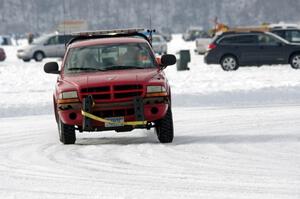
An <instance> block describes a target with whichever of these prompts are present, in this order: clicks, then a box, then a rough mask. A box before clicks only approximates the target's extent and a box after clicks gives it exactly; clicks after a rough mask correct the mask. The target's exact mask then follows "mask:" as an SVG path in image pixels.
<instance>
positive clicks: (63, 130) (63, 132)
mask: <svg viewBox="0 0 300 199" xmlns="http://www.w3.org/2000/svg"><path fill="white" fill-rule="evenodd" d="M58 133H59V140H60V141H61V143H63V144H74V143H75V141H76V134H75V127H74V126H71V125H67V124H64V123H63V122H62V121H61V120H60V119H58Z"/></svg>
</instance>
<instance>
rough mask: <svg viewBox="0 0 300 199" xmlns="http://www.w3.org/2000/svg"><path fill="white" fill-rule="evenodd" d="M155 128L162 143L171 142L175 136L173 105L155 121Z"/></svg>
mask: <svg viewBox="0 0 300 199" xmlns="http://www.w3.org/2000/svg"><path fill="white" fill-rule="evenodd" d="M155 130H156V134H157V138H158V140H159V142H160V143H171V142H172V141H173V138H174V127H173V116H172V110H171V107H169V108H168V110H167V114H166V115H165V117H164V118H163V119H161V120H158V121H156V122H155Z"/></svg>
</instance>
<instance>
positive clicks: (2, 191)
mask: <svg viewBox="0 0 300 199" xmlns="http://www.w3.org/2000/svg"><path fill="white" fill-rule="evenodd" d="M193 48H194V43H193V42H184V41H182V40H181V39H180V35H175V36H174V39H173V40H172V42H171V43H170V44H169V50H170V53H175V52H177V51H178V50H180V49H190V50H191V55H192V62H191V63H190V64H189V67H190V69H191V70H190V71H183V72H177V71H176V67H169V68H167V69H166V74H167V75H168V77H169V80H170V83H171V85H172V94H173V102H174V103H173V105H174V108H173V111H174V124H175V139H174V142H173V143H172V144H166V145H163V144H159V143H158V141H157V139H156V136H155V135H154V132H153V131H152V130H151V131H146V130H135V131H133V132H129V133H121V134H117V133H114V132H105V133H92V134H89V133H84V134H77V137H78V139H77V143H76V145H72V146H64V145H62V144H60V143H59V142H58V135H57V128H56V124H55V121H54V117H53V115H52V92H53V89H54V84H55V81H56V76H55V75H48V74H44V72H43V64H44V63H45V62H47V61H49V60H45V61H43V62H42V63H36V62H34V61H31V62H29V63H24V62H23V61H20V60H18V59H17V58H16V57H15V52H16V47H6V48H5V50H6V53H7V55H8V58H7V60H6V61H5V62H0V85H1V89H0V98H1V101H0V129H1V130H0V179H1V180H0V198H5V199H7V198H8V199H15V198H17V199H19V198H20V199H21V198H22V199H24V198H25V199H27V198H28V199H29V198H30V199H31V198H32V199H35V198H36V199H40V198H43V199H44V198H51V199H52V198H58V199H60V198H74V199H77V198H80V199H81V198H122V199H123V198H126V199H127V198H280V199H282V198H300V172H299V170H300V155H299V153H298V152H299V149H300V133H299V129H300V122H299V118H300V71H297V70H293V69H291V68H290V66H288V65H283V66H263V67H260V68H257V67H253V68H240V69H239V70H238V71H235V72H224V71H222V70H221V67H220V66H218V65H214V66H207V65H205V64H204V63H203V56H200V55H195V54H194V53H193ZM92 138H93V139H92Z"/></svg>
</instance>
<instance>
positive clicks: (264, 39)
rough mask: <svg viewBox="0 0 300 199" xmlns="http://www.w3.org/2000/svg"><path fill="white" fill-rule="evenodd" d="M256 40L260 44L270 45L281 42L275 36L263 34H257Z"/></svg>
mask: <svg viewBox="0 0 300 199" xmlns="http://www.w3.org/2000/svg"><path fill="white" fill-rule="evenodd" d="M258 41H259V44H261V45H270V46H274V45H278V43H281V41H279V40H277V39H276V38H274V37H271V36H270V35H264V34H261V35H259V36H258Z"/></svg>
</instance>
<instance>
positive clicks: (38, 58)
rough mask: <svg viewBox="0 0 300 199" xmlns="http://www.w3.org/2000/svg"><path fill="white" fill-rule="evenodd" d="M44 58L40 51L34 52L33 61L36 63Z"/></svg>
mask: <svg viewBox="0 0 300 199" xmlns="http://www.w3.org/2000/svg"><path fill="white" fill-rule="evenodd" d="M44 57H45V56H44V53H42V52H40V51H38V52H35V53H34V55H33V58H34V60H35V61H37V62H40V61H42V60H43V59H44Z"/></svg>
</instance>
